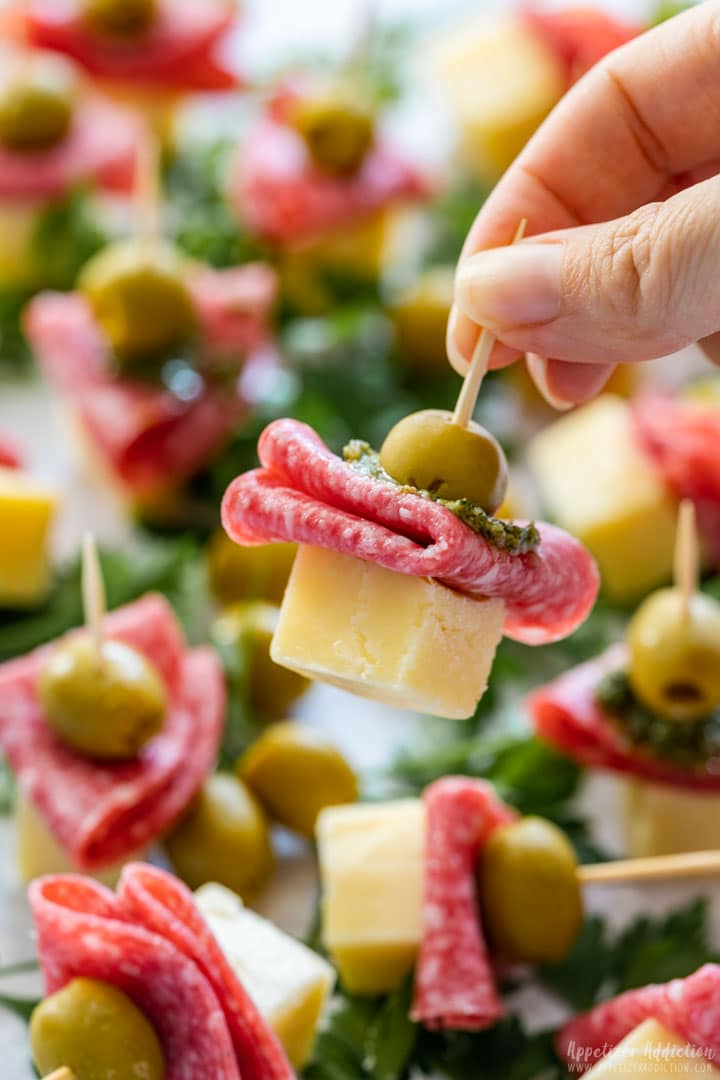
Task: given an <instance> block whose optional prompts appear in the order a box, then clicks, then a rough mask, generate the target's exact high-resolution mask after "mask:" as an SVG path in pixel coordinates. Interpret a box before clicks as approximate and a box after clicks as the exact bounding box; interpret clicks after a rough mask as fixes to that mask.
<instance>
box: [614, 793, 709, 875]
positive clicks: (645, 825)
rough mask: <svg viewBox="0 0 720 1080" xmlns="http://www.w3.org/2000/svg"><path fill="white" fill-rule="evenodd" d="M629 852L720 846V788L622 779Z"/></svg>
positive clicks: (637, 854)
mask: <svg viewBox="0 0 720 1080" xmlns="http://www.w3.org/2000/svg"><path fill="white" fill-rule="evenodd" d="M619 783H620V785H621V789H622V795H623V811H624V822H625V835H626V843H627V850H628V853H629V854H630V855H631V856H633V857H635V858H642V857H644V856H646V855H673V854H675V853H676V852H683V851H716V850H717V849H719V848H720V791H715V792H708V791H690V790H688V789H685V788H679V787H673V786H672V785H671V784H652V783H648V782H647V781H646V780H636V779H630V780H626V779H621V780H619Z"/></svg>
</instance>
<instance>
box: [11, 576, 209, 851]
mask: <svg viewBox="0 0 720 1080" xmlns="http://www.w3.org/2000/svg"><path fill="white" fill-rule="evenodd" d="M105 628H106V632H107V634H108V636H109V637H111V638H117V639H118V640H120V641H124V642H126V643H127V644H128V645H132V646H133V647H134V648H136V649H138V650H139V651H140V652H142V653H143V654H144V655H145V656H147V657H148V659H149V660H150V661H151V662H152V663H153V664H154V665H155V667H156V668H157V669H158V671H159V672H160V674H161V675H162V677H163V679H164V681H165V683H166V685H167V690H168V699H169V704H168V711H167V717H166V721H165V726H164V728H163V730H162V731H161V732H160V734H159V735H157V736H156V737H155V738H154V739H152V740H151V741H150V742H149V743H148V744H147V745H146V746H145V747H144V748H143V750H142V752H141V753H140V755H139V756H138V757H137V758H135V759H134V760H132V761H128V762H120V763H105V762H100V761H92V760H90V759H89V758H85V757H82V756H81V755H80V754H77V753H75V752H74V751H73V750H71V749H69V748H68V747H66V746H64V745H63V744H62V743H61V742H60V741H59V740H58V739H56V738H55V736H54V735H53V733H52V731H51V730H50V728H49V727H48V724H47V722H46V720H45V717H44V714H43V711H42V708H41V706H40V703H39V701H38V695H37V678H38V673H39V670H40V667H41V665H42V663H43V662H44V660H45V657H46V656H47V653H48V649H49V648H52V646H44V647H43V648H41V649H38V650H36V651H35V652H32V653H30V654H29V655H27V656H24V657H21V658H20V659H18V660H12V661H10V662H9V663H6V664H3V665H2V666H0V745H1V746H2V749H3V751H4V752H5V755H6V756H7V759H8V762H9V764H10V766H11V768H12V770H13V772H14V773H15V775H16V777H17V781H18V784H19V786H20V788H21V789H22V791H23V793H24V794H25V795H26V796H27V798H28V799H29V800H30V801H31V802H32V804H33V805H34V806H35V807H36V808H37V810H38V811H39V813H40V814H41V815H42V817H43V819H44V821H45V823H46V825H47V826H48V828H49V829H50V831H51V832H52V833H53V835H54V836H55V837H56V838H57V840H58V841H59V842H60V844H62V846H63V847H64V848H65V850H66V851H67V852H68V854H69V856H70V858H71V859H72V860H73V862H74V863H76V864H77V866H78V867H79V868H81V869H88V870H95V869H99V868H101V867H103V866H107V865H110V864H112V863H115V862H117V861H119V860H121V859H123V858H126V857H127V856H128V855H131V854H132V853H133V852H135V851H137V850H138V849H140V848H142V847H144V846H146V845H148V844H151V843H152V842H153V841H154V840H156V839H157V838H158V837H159V836H161V835H162V834H163V833H164V832H166V831H167V830H168V829H169V828H170V827H171V826H172V825H173V824H174V823H175V821H176V820H177V819H178V818H179V817H180V815H181V814H182V813H183V811H184V810H185V809H186V808H187V806H188V804H189V803H190V801H191V800H192V799H193V797H194V796H195V795H196V794H197V792H198V790H199V789H200V787H201V785H202V783H203V782H204V780H205V778H206V777H207V775H208V773H210V772H211V770H212V768H213V765H214V762H215V758H216V756H217V751H218V746H219V743H220V737H221V734H222V727H223V722H224V713H225V682H224V678H223V674H222V670H221V667H220V663H219V661H218V659H217V657H216V655H215V653H214V652H213V651H212V650H210V649H193V650H189V651H188V650H186V649H185V646H184V643H183V640H182V636H181V632H180V628H179V626H178V623H177V620H176V619H175V616H174V614H173V612H172V609H171V608H170V606H169V604H168V603H167V601H166V600H164V599H163V598H162V597H161V596H155V595H149V596H147V597H145V598H144V599H143V600H139V601H137V602H136V603H134V604H130V605H128V606H127V607H124V608H120V609H118V610H117V611H115V612H113V613H112V614H110V615H108V616H107V619H106V622H105Z"/></svg>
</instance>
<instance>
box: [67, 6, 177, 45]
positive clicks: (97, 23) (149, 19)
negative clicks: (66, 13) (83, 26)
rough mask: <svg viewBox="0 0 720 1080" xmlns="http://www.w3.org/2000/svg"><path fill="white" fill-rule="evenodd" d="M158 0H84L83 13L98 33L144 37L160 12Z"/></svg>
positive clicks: (112, 35)
mask: <svg viewBox="0 0 720 1080" xmlns="http://www.w3.org/2000/svg"><path fill="white" fill-rule="evenodd" d="M158 8H159V4H158V0H82V8H81V10H82V14H83V18H84V19H85V21H86V23H87V24H88V26H90V27H91V28H92V29H93V30H94V31H95V32H96V33H98V34H106V35H109V36H111V37H120V38H134V37H142V35H143V34H146V33H147V31H148V30H149V29H150V27H151V26H152V24H153V22H154V21H155V19H156V17H157V14H158Z"/></svg>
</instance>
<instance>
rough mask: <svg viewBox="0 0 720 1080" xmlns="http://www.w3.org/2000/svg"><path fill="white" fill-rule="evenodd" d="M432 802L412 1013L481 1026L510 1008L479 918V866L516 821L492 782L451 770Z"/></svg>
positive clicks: (434, 787)
mask: <svg viewBox="0 0 720 1080" xmlns="http://www.w3.org/2000/svg"><path fill="white" fill-rule="evenodd" d="M423 799H424V802H425V805H426V808H427V840H426V844H427V847H426V857H425V858H426V861H425V895H424V900H423V936H422V944H421V946H420V955H419V958H418V964H417V969H416V973H415V998H414V1002H413V1008H412V1014H411V1015H412V1017H413V1019H414V1020H417V1021H419V1022H420V1023H422V1024H424V1025H425V1026H426V1027H429V1028H440V1029H444V1030H452V1031H481V1030H483V1029H484V1028H487V1027H492V1025H493V1024H495V1023H496V1022H497V1021H498V1020H499V1019H500V1018H501V1017H502V1015H503V1008H502V1002H501V1001H500V996H499V994H498V991H497V987H496V984H495V976H494V974H493V971H492V968H491V966H490V960H489V957H488V952H487V948H486V945H485V941H484V938H483V932H482V927H481V924H480V910H479V906H478V901H477V895H476V885H475V870H476V863H477V859H478V856H479V855H480V853H481V852H482V849H483V847H484V845H485V844H486V843H487V841H488V839H489V838H490V836H491V835H492V833H493V832H494V831H495V829H496V828H498V826H500V825H506V824H509V823H510V822H511V821H514V820H515V816H516V815H515V813H514V812H513V811H512V810H511V809H510V808H509V807H507V806H505V805H504V804H503V803H501V802H500V801H499V800H498V798H497V796H496V795H495V792H494V790H493V788H492V786H491V785H490V784H487V783H485V782H484V781H482V780H471V779H468V778H466V777H460V776H458V777H453V776H451V777H447V778H445V779H443V780H438V781H437V782H436V783H434V784H431V785H430V787H428V788H427V789H426V791H425V794H424V796H423Z"/></svg>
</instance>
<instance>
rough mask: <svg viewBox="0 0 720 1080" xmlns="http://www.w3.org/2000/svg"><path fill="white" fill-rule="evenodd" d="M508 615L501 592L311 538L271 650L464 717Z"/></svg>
mask: <svg viewBox="0 0 720 1080" xmlns="http://www.w3.org/2000/svg"><path fill="white" fill-rule="evenodd" d="M504 620H505V605H504V604H503V603H502V601H500V600H474V599H472V598H470V597H468V596H464V595H463V594H462V593H457V592H453V591H452V589H448V588H446V587H445V586H444V585H439V584H438V583H437V582H435V581H431V580H429V579H428V578H417V577H410V576H409V575H407V574H397V573H394V572H393V571H391V570H385V569H384V568H383V567H381V566H377V565H376V564H374V563H369V562H363V561H362V560H360V559H355V558H352V557H351V556H348V555H339V554H338V553H337V552H334V551H328V550H325V549H322V548H316V547H309V546H307V545H303V546H301V547H300V550H299V551H298V555H297V557H296V559H295V564H294V566H293V570H292V574H291V576H290V581H289V583H288V587H287V591H286V593H285V599H284V600H283V605H282V608H281V611H280V619H279V622H278V626H277V629H276V631H275V636H274V638H273V643H272V649H271V656H272V658H273V660H274V661H275V662H276V663H277V664H281V665H283V666H284V667H288V668H291V669H292V670H294V671H298V672H300V673H301V674H302V675H307V676H308V677H309V678H311V679H318V680H320V681H321V682H327V683H332V684H333V685H334V686H339V687H341V688H342V689H344V690H349V691H351V692H352V693H354V694H358V695H359V696H360V697H366V698H374V699H376V700H379V701H384V702H386V703H387V704H389V705H396V706H398V707H399V708H405V709H413V710H415V711H416V712H422V713H434V714H437V715H438V716H444V717H448V718H450V719H464V718H465V717H467V716H471V715H472V713H473V712H474V710H475V707H476V705H477V703H478V701H479V700H480V698H481V697H482V695H483V694H484V692H485V689H486V687H487V681H488V677H489V675H490V669H491V667H492V662H493V659H494V657H495V650H496V649H497V646H498V643H499V642H500V639H501V637H502V628H503V623H504Z"/></svg>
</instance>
